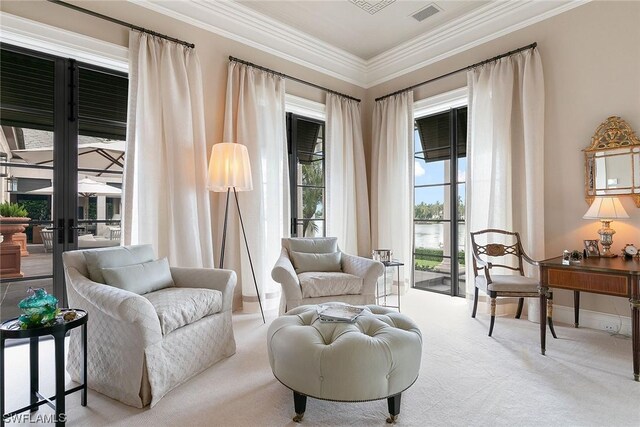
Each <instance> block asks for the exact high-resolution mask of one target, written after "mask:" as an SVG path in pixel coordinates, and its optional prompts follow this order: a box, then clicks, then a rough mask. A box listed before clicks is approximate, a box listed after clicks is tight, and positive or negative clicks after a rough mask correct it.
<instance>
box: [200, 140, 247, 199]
mask: <svg viewBox="0 0 640 427" xmlns="http://www.w3.org/2000/svg"><path fill="white" fill-rule="evenodd" d="M207 187H208V188H209V190H211V191H219V192H222V191H225V192H226V191H227V190H228V189H230V188H235V189H236V191H250V190H253V181H252V179H251V164H250V163H249V152H248V151H247V147H246V146H244V145H242V144H236V143H233V142H221V143H219V144H215V145H214V146H213V149H212V150H211V158H210V159H209V173H208V177H207Z"/></svg>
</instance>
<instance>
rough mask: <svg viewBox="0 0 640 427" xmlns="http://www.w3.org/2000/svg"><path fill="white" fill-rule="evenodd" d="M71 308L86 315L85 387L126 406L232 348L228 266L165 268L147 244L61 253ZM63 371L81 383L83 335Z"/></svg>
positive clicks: (150, 399) (76, 337) (153, 399)
mask: <svg viewBox="0 0 640 427" xmlns="http://www.w3.org/2000/svg"><path fill="white" fill-rule="evenodd" d="M62 258H63V262H64V272H65V279H66V286H67V295H68V299H69V306H70V307H72V308H81V309H83V310H86V311H87V312H88V313H89V322H88V324H87V326H88V332H87V341H88V369H87V372H88V385H89V387H90V388H92V389H94V390H97V391H99V392H100V393H103V394H106V395H107V396H110V397H112V398H114V399H117V400H119V401H121V402H123V403H126V404H128V405H131V406H135V407H138V408H141V407H143V406H146V405H148V404H151V406H154V405H155V404H156V403H157V402H158V401H159V400H160V399H161V398H162V396H164V395H165V394H166V393H167V392H169V391H170V390H171V389H173V388H174V387H176V386H178V385H180V384H181V383H183V382H185V381H187V380H188V379H189V378H191V377H192V376H194V375H196V374H198V373H200V372H202V371H203V370H205V369H207V368H208V367H210V366H211V365H213V364H214V363H216V362H217V361H219V360H221V359H223V358H225V357H229V356H231V355H232V354H234V353H235V351H236V343H235V339H234V336H233V329H232V324H231V303H232V298H233V288H234V287H235V284H236V274H235V272H233V271H231V270H221V269H206V268H174V267H169V264H168V262H167V261H166V259H162V260H155V254H154V251H153V248H152V247H151V246H150V245H139V246H123V247H117V248H101V249H92V250H80V251H70V252H65V253H63V254H62ZM70 341H71V342H70V346H69V361H68V364H67V370H68V371H69V373H70V374H71V378H72V379H73V380H74V381H78V382H81V378H82V377H81V372H82V370H81V360H82V357H81V348H82V347H81V336H80V334H79V333H75V331H72V333H71V340H70Z"/></svg>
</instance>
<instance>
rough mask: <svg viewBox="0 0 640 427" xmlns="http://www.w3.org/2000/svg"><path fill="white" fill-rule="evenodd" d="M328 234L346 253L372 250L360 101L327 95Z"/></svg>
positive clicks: (364, 254)
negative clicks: (333, 237) (335, 238)
mask: <svg viewBox="0 0 640 427" xmlns="http://www.w3.org/2000/svg"><path fill="white" fill-rule="evenodd" d="M326 153H327V162H326V169H327V170H326V177H327V206H326V217H327V236H335V237H337V238H338V245H339V246H340V249H341V250H343V251H345V252H346V253H349V254H357V255H362V256H368V255H369V254H370V253H371V228H370V223H369V195H368V192H367V171H366V167H365V161H364V147H363V143H362V124H361V120H360V103H359V102H357V101H353V100H350V99H347V98H345V97H342V96H339V95H334V94H331V93H328V94H327V144H326Z"/></svg>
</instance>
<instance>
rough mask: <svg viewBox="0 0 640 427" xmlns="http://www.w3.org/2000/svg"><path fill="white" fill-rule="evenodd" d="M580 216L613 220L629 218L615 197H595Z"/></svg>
mask: <svg viewBox="0 0 640 427" xmlns="http://www.w3.org/2000/svg"><path fill="white" fill-rule="evenodd" d="M582 218H584V219H608V220H614V219H623V218H629V215H628V214H627V212H626V211H625V210H624V207H622V203H620V200H618V198H617V197H596V198H595V199H594V200H593V203H592V204H591V207H589V210H587V213H585V214H584V216H583V217H582Z"/></svg>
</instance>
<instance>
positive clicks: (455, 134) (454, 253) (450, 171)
mask: <svg viewBox="0 0 640 427" xmlns="http://www.w3.org/2000/svg"><path fill="white" fill-rule="evenodd" d="M466 149H467V108H466V107H459V108H452V109H450V110H448V111H445V112H440V113H436V114H430V115H428V116H424V117H418V118H416V120H415V148H414V151H415V165H414V168H415V170H414V172H415V174H414V175H415V177H414V219H413V222H414V252H413V257H414V272H413V286H414V287H416V288H419V289H425V290H429V291H434V292H440V293H446V294H449V295H454V296H459V295H462V296H463V295H464V293H465V286H464V283H465V282H464V280H465V277H464V274H465V271H464V265H465V258H464V256H465V255H464V253H465V242H466V238H465V236H466V227H465V190H466V184H465V174H466ZM454 260H455V261H454Z"/></svg>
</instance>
